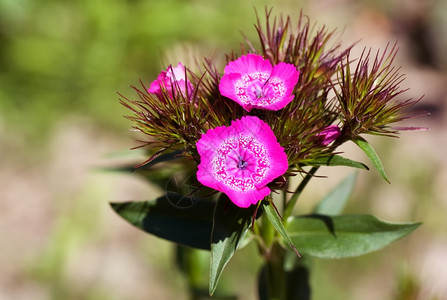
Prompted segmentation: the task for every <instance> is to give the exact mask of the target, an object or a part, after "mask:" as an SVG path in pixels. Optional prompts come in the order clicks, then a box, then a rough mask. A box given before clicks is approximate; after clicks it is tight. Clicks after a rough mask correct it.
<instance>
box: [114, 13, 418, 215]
mask: <svg viewBox="0 0 447 300" xmlns="http://www.w3.org/2000/svg"><path fill="white" fill-rule="evenodd" d="M264 28H266V29H263V26H262V24H261V23H260V22H259V20H258V23H257V25H256V29H257V31H258V34H259V38H260V47H259V48H256V47H254V46H253V43H251V42H250V41H247V45H248V50H246V49H242V53H241V54H240V55H237V54H235V53H234V52H233V53H232V54H231V55H228V56H227V64H226V66H225V67H224V68H223V72H221V71H220V70H221V68H219V67H217V66H216V65H215V64H214V63H213V62H212V61H211V60H206V61H205V63H204V64H203V65H201V66H197V67H196V69H198V71H192V69H189V68H186V67H185V66H183V65H182V64H181V63H179V64H178V65H177V67H172V66H169V67H168V68H167V70H166V71H163V72H161V73H160V75H159V76H158V78H157V80H155V81H153V82H152V83H151V84H150V87H149V88H146V87H145V86H144V85H143V88H144V89H143V90H139V89H137V88H135V90H136V91H137V94H138V96H139V99H137V100H130V99H127V98H125V97H124V96H122V103H123V104H124V105H125V106H127V107H128V108H130V109H131V110H132V111H133V112H134V115H133V116H130V117H129V119H131V120H132V121H134V122H135V128H136V129H137V130H139V131H141V132H143V133H145V134H146V135H148V136H150V137H151V140H149V141H147V142H145V143H144V144H143V145H151V146H152V147H151V149H154V150H152V156H151V158H150V159H149V160H148V161H150V160H151V159H153V158H155V157H157V156H158V155H160V154H162V153H164V152H167V151H172V150H179V149H182V151H181V152H182V154H183V155H184V156H185V157H187V158H190V159H191V160H193V161H194V162H195V163H196V165H197V168H198V171H197V179H198V181H199V182H200V183H201V184H202V185H204V186H207V187H210V188H212V189H214V190H217V191H220V192H223V193H225V194H226V195H227V196H228V197H229V198H230V199H231V201H232V202H233V203H235V204H236V205H237V206H239V207H249V206H250V205H252V204H256V203H258V202H259V201H260V200H262V199H264V198H265V197H266V196H268V195H269V194H270V193H271V189H272V188H274V187H273V186H274V185H272V184H271V183H272V182H273V181H275V179H276V178H278V177H280V176H282V175H284V174H289V175H290V174H293V173H294V172H301V171H303V167H305V166H307V165H315V164H316V163H317V161H318V162H321V161H322V159H323V160H324V159H325V158H329V157H331V156H333V155H334V153H335V149H336V148H337V147H338V146H340V145H341V144H342V143H344V142H346V141H349V140H353V141H355V140H356V139H357V138H359V135H360V134H384V135H390V133H395V129H393V128H392V127H390V124H392V123H394V122H397V121H400V120H402V119H404V118H406V117H407V116H406V115H405V114H404V113H403V112H402V109H403V108H405V107H406V106H408V105H411V104H413V103H414V102H415V101H412V100H406V101H403V102H399V101H397V99H398V97H397V96H399V95H400V94H401V93H402V90H401V89H400V88H399V84H400V83H401V75H400V74H399V73H398V69H396V68H394V67H393V66H392V61H393V57H394V55H395V50H394V48H393V49H392V50H391V51H390V53H387V51H385V52H384V53H383V54H381V55H380V54H379V53H378V54H377V55H376V57H375V58H374V59H373V66H372V68H371V67H369V64H368V63H369V62H370V60H371V58H370V56H369V54H368V55H362V57H361V58H360V59H359V60H358V61H357V62H358V65H357V67H356V68H355V71H351V69H350V68H351V66H350V63H351V62H352V61H353V60H352V59H351V58H350V50H351V48H352V47H348V48H347V49H344V50H341V49H340V45H339V44H337V43H329V41H331V39H332V38H333V37H334V35H335V33H334V32H328V31H327V30H326V29H325V28H322V29H320V30H317V31H316V32H315V33H314V35H313V36H311V25H310V24H309V22H308V21H306V18H304V17H303V16H301V18H300V20H299V22H298V24H297V26H296V27H295V30H293V28H292V24H291V21H290V19H289V18H287V19H286V21H284V20H283V19H282V18H281V19H280V20H279V21H278V22H277V20H276V19H275V20H274V21H273V26H271V23H270V12H269V11H268V12H267V24H266V26H265V27H264ZM331 95H334V96H331Z"/></svg>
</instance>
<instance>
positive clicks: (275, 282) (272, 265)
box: [266, 243, 287, 300]
mask: <svg viewBox="0 0 447 300" xmlns="http://www.w3.org/2000/svg"><path fill="white" fill-rule="evenodd" d="M284 254H285V250H284V249H283V248H282V247H281V246H280V245H279V244H278V243H275V244H274V245H273V247H272V249H271V252H270V255H269V257H267V260H266V279H267V282H266V283H267V287H268V291H269V292H268V293H269V300H287V278H286V273H285V270H284Z"/></svg>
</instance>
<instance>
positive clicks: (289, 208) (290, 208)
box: [283, 167, 319, 220]
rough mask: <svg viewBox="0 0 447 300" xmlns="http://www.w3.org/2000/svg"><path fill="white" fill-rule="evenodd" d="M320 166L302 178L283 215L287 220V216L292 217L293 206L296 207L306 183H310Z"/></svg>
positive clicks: (313, 168)
mask: <svg viewBox="0 0 447 300" xmlns="http://www.w3.org/2000/svg"><path fill="white" fill-rule="evenodd" d="M318 168H319V167H312V169H310V171H309V173H307V174H306V176H305V177H304V178H303V180H301V182H300V184H299V185H298V187H297V188H296V190H295V192H294V193H293V196H292V198H290V200H289V202H288V203H287V205H286V208H285V210H284V216H283V219H284V220H287V218H288V217H290V215H291V214H292V211H293V208H294V207H295V204H296V202H297V201H298V198H299V196H300V195H301V193H302V192H303V190H304V188H305V187H306V185H307V184H308V183H309V180H310V179H311V178H312V177H313V176H314V174H315V172H317V170H318Z"/></svg>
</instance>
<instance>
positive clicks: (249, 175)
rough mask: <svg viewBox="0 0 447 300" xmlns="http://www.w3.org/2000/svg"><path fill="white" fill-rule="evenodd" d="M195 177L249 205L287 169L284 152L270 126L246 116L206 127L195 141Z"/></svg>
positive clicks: (262, 196)
mask: <svg viewBox="0 0 447 300" xmlns="http://www.w3.org/2000/svg"><path fill="white" fill-rule="evenodd" d="M196 145H197V151H198V152H199V154H200V164H199V166H198V171H197V179H198V180H199V181H200V182H201V183H202V184H203V185H205V186H208V187H210V188H213V189H215V190H218V191H221V192H223V193H225V194H226V195H227V196H228V197H229V198H230V200H231V201H232V202H233V203H234V204H236V205H237V206H239V207H249V206H250V205H251V204H256V203H258V202H259V201H260V200H262V199H263V198H264V197H266V196H267V195H269V194H270V188H268V187H267V184H268V183H270V182H271V181H273V180H274V179H275V178H277V177H279V176H281V175H283V174H284V173H285V172H286V171H287V169H288V162H287V155H286V154H285V152H284V149H283V148H282V147H281V146H280V144H279V143H278V142H277V139H276V136H275V134H274V133H273V131H272V129H271V128H270V126H269V125H268V124H267V123H265V122H264V121H262V120H260V119H259V118H258V117H254V116H246V117H243V118H241V119H240V120H235V121H232V123H231V125H230V126H229V127H226V126H221V127H216V128H214V129H210V130H208V131H207V132H206V133H205V134H203V135H202V136H201V138H200V140H199V141H198V142H197V144H196Z"/></svg>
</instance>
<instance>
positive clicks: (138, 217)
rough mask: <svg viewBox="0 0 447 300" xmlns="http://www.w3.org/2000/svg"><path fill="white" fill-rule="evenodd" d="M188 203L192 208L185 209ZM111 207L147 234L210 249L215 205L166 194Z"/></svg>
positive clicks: (114, 204)
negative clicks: (154, 198) (148, 199)
mask: <svg viewBox="0 0 447 300" xmlns="http://www.w3.org/2000/svg"><path fill="white" fill-rule="evenodd" d="M185 202H186V203H189V204H190V205H183V204H182V203H185ZM174 204H177V206H175V205H174ZM181 204H182V206H180V205H181ZM110 205H111V206H112V208H113V209H114V210H115V211H116V212H117V213H118V214H119V215H120V216H121V217H123V218H124V219H125V220H127V221H128V222H129V223H131V224H132V225H134V226H136V227H138V228H140V229H142V230H144V231H145V232H148V233H151V234H153V235H156V236H158V237H160V238H163V239H166V240H169V241H172V242H174V243H178V244H182V245H185V246H189V247H193V248H199V249H206V250H209V249H210V241H211V229H212V226H213V221H212V220H213V211H214V207H215V203H214V202H212V201H207V200H203V199H193V198H189V197H185V196H183V195H180V194H176V193H167V194H166V195H164V196H162V197H160V198H158V199H156V200H153V201H145V202H124V203H111V204H110Z"/></svg>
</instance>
